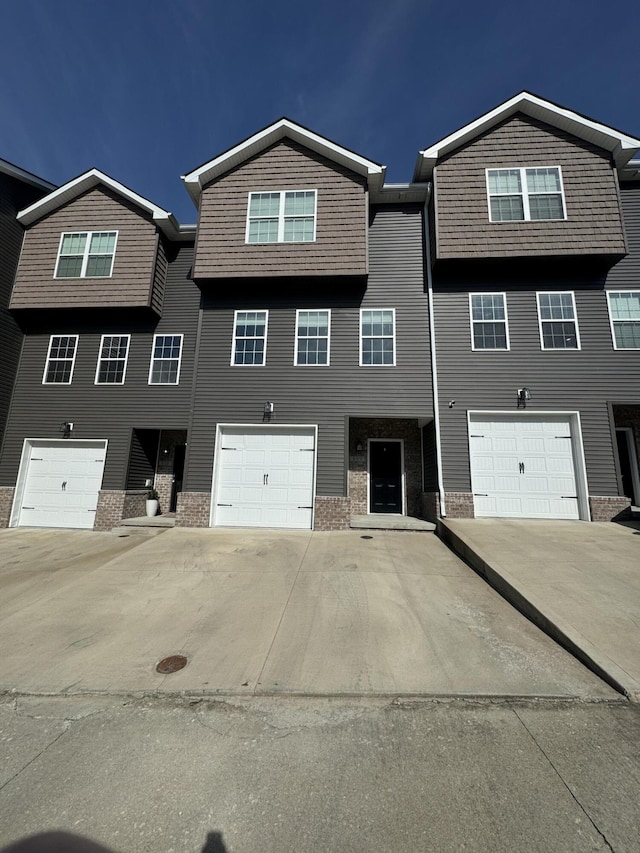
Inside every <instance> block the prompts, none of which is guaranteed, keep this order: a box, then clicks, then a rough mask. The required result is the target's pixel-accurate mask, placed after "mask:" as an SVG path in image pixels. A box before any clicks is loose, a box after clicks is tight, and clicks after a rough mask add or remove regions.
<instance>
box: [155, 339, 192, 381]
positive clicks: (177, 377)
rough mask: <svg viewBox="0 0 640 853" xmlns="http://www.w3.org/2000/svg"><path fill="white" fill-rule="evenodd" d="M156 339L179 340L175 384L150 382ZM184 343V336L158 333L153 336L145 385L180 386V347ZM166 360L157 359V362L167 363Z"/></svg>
mask: <svg viewBox="0 0 640 853" xmlns="http://www.w3.org/2000/svg"><path fill="white" fill-rule="evenodd" d="M158 338H180V353H179V355H178V371H177V373H176V381H175V382H152V381H151V376H152V374H153V362H154V360H155V359H154V356H153V354H154V352H155V349H156V340H157V339H158ZM183 343H184V335H179V334H176V333H175V332H158V333H157V334H155V335H154V336H153V342H152V344H151V361H150V362H149V379H148V380H147V385H170V386H175V385H179V384H180V368H181V367H182V345H183ZM167 360H168V359H158V361H167Z"/></svg>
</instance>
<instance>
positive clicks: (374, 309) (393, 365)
mask: <svg viewBox="0 0 640 853" xmlns="http://www.w3.org/2000/svg"><path fill="white" fill-rule="evenodd" d="M365 311H391V313H392V315H393V335H392V340H393V362H392V363H391V364H365V363H364V362H363V360H362V341H363V337H362V315H363V313H364V312H365ZM367 337H368V336H367ZM387 338H388V336H387V335H383V336H382V338H381V340H387ZM359 351H360V352H359V357H360V367H395V366H396V309H395V308H361V309H360V338H359Z"/></svg>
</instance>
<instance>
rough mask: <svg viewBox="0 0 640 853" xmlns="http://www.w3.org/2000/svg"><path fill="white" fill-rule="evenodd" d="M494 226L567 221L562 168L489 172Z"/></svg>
mask: <svg viewBox="0 0 640 853" xmlns="http://www.w3.org/2000/svg"><path fill="white" fill-rule="evenodd" d="M487 193H488V196H489V219H490V221H491V222H540V221H545V220H554V219H566V213H565V205H564V191H563V188H562V172H561V170H560V166H536V167H535V168H531V169H527V168H520V167H519V168H513V169H487Z"/></svg>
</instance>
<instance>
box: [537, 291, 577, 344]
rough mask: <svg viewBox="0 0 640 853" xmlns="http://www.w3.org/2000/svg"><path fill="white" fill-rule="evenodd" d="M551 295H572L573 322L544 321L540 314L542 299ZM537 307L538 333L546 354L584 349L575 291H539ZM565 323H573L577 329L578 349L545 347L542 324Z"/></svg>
mask: <svg viewBox="0 0 640 853" xmlns="http://www.w3.org/2000/svg"><path fill="white" fill-rule="evenodd" d="M547 293H550V294H552V295H555V296H562V295H564V294H567V293H568V294H570V296H571V302H572V303H573V321H569V320H544V321H543V320H542V315H541V313H540V297H541V296H542V295H543V294H547ZM536 305H537V307H538V331H539V333H540V349H541V350H543V351H544V352H577V351H578V350H580V349H582V345H581V343H580V328H579V327H578V311H577V309H576V295H575V293H574V291H573V290H539V291H537V292H536ZM543 322H545V323H563V322H573V323H574V325H575V327H576V343H577V346H576V347H545V345H544V335H543V334H542V323H543Z"/></svg>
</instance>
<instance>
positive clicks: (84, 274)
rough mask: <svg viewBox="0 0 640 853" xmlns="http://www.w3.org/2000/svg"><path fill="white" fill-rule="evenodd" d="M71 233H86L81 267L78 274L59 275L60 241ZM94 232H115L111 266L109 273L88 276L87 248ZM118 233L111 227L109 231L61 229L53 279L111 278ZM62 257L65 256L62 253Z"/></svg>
mask: <svg viewBox="0 0 640 853" xmlns="http://www.w3.org/2000/svg"><path fill="white" fill-rule="evenodd" d="M72 234H78V235H80V234H84V235H86V238H87V239H86V242H85V246H84V252H83V256H82V268H81V270H80V275H73V276H70V275H65V276H59V275H58V266H59V264H60V257H61V255H60V253H61V252H62V243H63V241H64V238H65V237H69V236H71V235H72ZM94 234H115V240H114V242H113V252H112V254H111V268H110V270H109V275H89V276H88V275H87V265H88V263H89V249H90V247H91V238H92V237H93V235H94ZM119 234H120V232H119V231H116V230H113V229H112V230H110V231H105V230H100V231H63V232H62V234H61V235H60V243H59V244H58V256H57V258H56V267H55V272H54V276H53V277H54V278H55V279H58V280H59V281H75V280H76V279H78V278H111V276H112V275H113V264H114V262H115V259H116V249H117V248H118V235H119ZM62 257H65V256H64V255H63V256H62Z"/></svg>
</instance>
